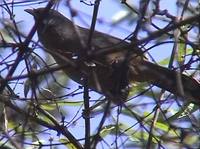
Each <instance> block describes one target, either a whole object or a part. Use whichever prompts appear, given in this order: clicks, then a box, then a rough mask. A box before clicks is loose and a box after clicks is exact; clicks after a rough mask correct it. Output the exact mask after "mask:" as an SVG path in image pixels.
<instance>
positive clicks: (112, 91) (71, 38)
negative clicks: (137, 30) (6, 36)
mask: <svg viewBox="0 0 200 149" xmlns="http://www.w3.org/2000/svg"><path fill="white" fill-rule="evenodd" d="M25 11H26V12H28V13H29V14H31V15H32V16H33V17H34V20H35V23H36V24H37V34H38V38H39V41H40V42H41V43H42V45H43V46H44V48H46V49H48V50H49V51H50V54H51V55H52V57H53V58H54V59H55V61H56V63H57V64H58V65H60V66H63V65H67V66H66V67H64V68H63V69H62V70H63V71H64V72H65V73H66V74H67V75H68V76H69V77H70V78H71V79H72V80H74V81H75V82H77V83H79V84H81V85H84V83H85V82H84V78H85V77H86V78H87V80H88V81H87V83H88V87H89V88H90V89H91V90H94V91H96V92H98V93H100V94H103V95H105V96H106V97H109V98H110V99H111V100H112V101H113V103H115V104H122V103H123V102H125V101H126V98H127V97H128V94H129V91H130V89H131V84H132V83H134V82H148V83H150V84H152V85H155V86H157V87H159V88H161V89H164V90H167V91H169V92H170V93H173V94H174V95H175V96H178V97H180V99H183V100H184V101H189V102H193V103H196V104H200V83H199V82H198V81H197V80H196V79H194V78H192V77H189V76H187V75H185V74H182V73H180V72H177V71H176V70H171V69H168V68H166V67H163V66H159V65H158V64H154V63H152V62H150V61H149V60H148V59H147V58H146V57H145V55H144V52H143V50H141V48H138V47H134V48H130V49H128V50H124V49H122V48H121V47H120V46H119V47H118V46H117V45H118V44H120V45H123V46H126V45H129V44H130V43H129V42H127V41H124V40H122V39H119V38H117V37H113V36H111V35H108V34H105V33H101V32H98V31H94V32H93V35H92V38H91V43H90V46H87V42H88V36H89V34H90V30H89V29H87V28H83V27H80V26H78V25H75V24H74V23H73V22H72V21H70V20H69V19H68V18H66V17H65V16H64V15H62V14H61V13H60V12H58V11H56V10H54V9H50V10H48V11H47V10H46V9H45V8H37V9H26V10H25ZM107 47H111V48H112V47H113V49H112V52H110V53H106V54H99V55H98V54H97V55H95V54H96V53H97V52H98V53H100V52H101V51H102V50H103V49H105V48H107ZM120 48H121V49H120ZM109 98H108V99H109Z"/></svg>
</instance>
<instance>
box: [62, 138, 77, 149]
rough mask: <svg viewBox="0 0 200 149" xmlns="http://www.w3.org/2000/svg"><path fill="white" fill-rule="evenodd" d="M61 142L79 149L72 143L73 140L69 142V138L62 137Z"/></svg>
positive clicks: (69, 148) (72, 148)
mask: <svg viewBox="0 0 200 149" xmlns="http://www.w3.org/2000/svg"><path fill="white" fill-rule="evenodd" d="M59 142H61V143H63V144H64V145H65V146H66V147H67V148H68V149H77V148H76V147H75V146H74V144H72V143H71V142H69V140H68V139H66V138H61V139H59Z"/></svg>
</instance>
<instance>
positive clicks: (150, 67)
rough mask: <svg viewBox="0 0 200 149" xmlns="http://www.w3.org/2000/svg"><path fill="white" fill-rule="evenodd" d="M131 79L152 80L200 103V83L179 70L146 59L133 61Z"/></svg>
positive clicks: (178, 94)
mask: <svg viewBox="0 0 200 149" xmlns="http://www.w3.org/2000/svg"><path fill="white" fill-rule="evenodd" d="M130 80H133V81H139V82H144V81H147V82H150V83H152V84H154V85H156V86H158V87H160V88H162V89H165V90H167V91H169V92H171V93H173V94H174V95H177V96H179V97H182V98H183V99H185V100H191V101H192V102H195V103H197V104H199V105H200V83H199V82H198V81H197V80H195V79H193V78H191V77H188V76H186V75H184V74H181V73H179V72H177V71H174V70H170V69H168V68H165V67H162V66H159V65H156V64H153V63H151V62H148V61H145V60H142V61H133V62H131V65H130Z"/></svg>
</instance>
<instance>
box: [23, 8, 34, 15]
mask: <svg viewBox="0 0 200 149" xmlns="http://www.w3.org/2000/svg"><path fill="white" fill-rule="evenodd" d="M24 11H26V12H27V13H29V14H31V15H32V16H35V12H34V9H25V10H24Z"/></svg>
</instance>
